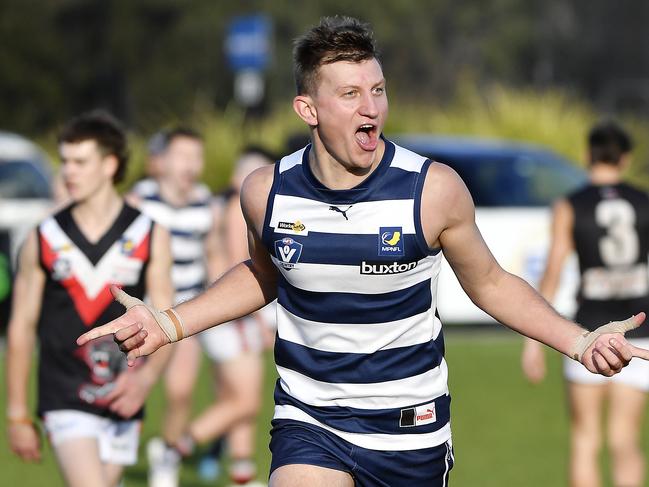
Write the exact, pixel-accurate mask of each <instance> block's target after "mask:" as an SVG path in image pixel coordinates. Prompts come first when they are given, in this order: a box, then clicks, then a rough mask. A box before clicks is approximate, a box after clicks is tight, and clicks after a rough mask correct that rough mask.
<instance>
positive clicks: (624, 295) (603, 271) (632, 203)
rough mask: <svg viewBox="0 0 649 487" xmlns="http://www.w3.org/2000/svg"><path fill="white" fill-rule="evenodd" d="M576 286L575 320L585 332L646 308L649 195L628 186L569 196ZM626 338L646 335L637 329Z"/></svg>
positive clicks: (589, 188)
mask: <svg viewBox="0 0 649 487" xmlns="http://www.w3.org/2000/svg"><path fill="white" fill-rule="evenodd" d="M568 201H569V203H570V204H571V206H572V207H573V210H574V228H573V238H574V242H575V250H576V252H577V257H578V259H579V270H580V272H581V282H580V286H579V295H578V302H579V309H578V311H577V315H576V320H577V322H579V323H580V324H582V325H583V326H585V327H587V328H588V329H590V330H593V329H595V328H596V327H598V326H601V325H604V324H606V323H608V322H609V321H614V320H621V319H626V318H629V317H630V316H631V315H632V314H635V313H638V312H639V311H646V310H648V309H649V274H648V269H647V254H648V253H649V195H647V193H645V192H643V191H640V190H638V189H636V188H634V187H632V186H630V185H628V184H624V183H621V184H615V185H589V186H586V187H585V188H583V189H581V190H578V191H576V192H574V193H572V194H571V195H569V196H568ZM626 336H627V337H628V338H629V337H630V338H634V337H635V338H637V337H647V336H649V327H647V326H641V327H639V328H637V329H635V330H632V331H630V332H628V333H627V334H626Z"/></svg>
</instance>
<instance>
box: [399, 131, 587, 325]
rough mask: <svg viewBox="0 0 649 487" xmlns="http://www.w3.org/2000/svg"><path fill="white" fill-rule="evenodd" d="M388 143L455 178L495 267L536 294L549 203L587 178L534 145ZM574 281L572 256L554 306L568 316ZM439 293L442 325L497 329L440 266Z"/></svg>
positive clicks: (432, 139) (418, 138) (420, 138)
mask: <svg viewBox="0 0 649 487" xmlns="http://www.w3.org/2000/svg"><path fill="white" fill-rule="evenodd" d="M393 139H394V140H395V142H396V143H398V144H399V145H401V146H403V147H406V148H408V149H410V150H413V151H414V152H417V153H418V154H421V155H423V156H426V157H429V158H430V159H433V160H436V161H438V162H443V163H445V164H447V165H449V166H451V167H452V168H453V169H455V170H456V171H457V172H458V174H459V175H460V176H461V177H462V179H463V180H464V182H465V183H466V185H467V187H468V188H469V191H470V192H471V195H472V197H473V200H474V202H475V205H476V222H477V225H478V227H479V228H480V231H481V232H482V235H483V237H484V239H485V242H486V243H487V245H488V246H489V248H490V249H491V251H492V253H493V254H494V256H495V257H496V259H497V260H498V262H499V263H500V265H502V266H503V268H504V269H506V270H507V271H509V272H511V273H513V274H516V275H518V276H520V277H522V278H523V279H525V280H526V281H528V282H529V283H530V284H531V285H533V286H534V287H536V286H537V285H538V281H539V279H540V278H541V273H542V272H543V268H544V266H545V260H546V255H547V251H548V245H549V233H550V218H551V205H552V202H553V201H554V200H555V199H556V198H558V197H560V196H563V195H565V194H566V193H567V192H569V191H570V190H572V189H574V188H577V187H579V186H581V185H583V184H586V182H587V178H588V177H587V174H586V172H585V171H584V170H583V169H580V168H579V167H577V166H576V165H575V164H574V163H572V162H570V161H568V160H566V159H564V158H562V157H561V156H559V155H557V154H555V153H553V152H551V151H549V150H547V149H544V148H541V147H538V146H535V145H531V144H522V143H515V142H511V141H500V140H486V139H475V138H462V137H436V136H430V135H404V136H398V137H393ZM578 277H579V275H578V268H577V260H576V258H575V257H574V256H573V257H571V259H570V261H569V262H568V264H567V265H566V266H565V267H564V273H563V276H562V279H561V287H560V289H559V291H558V293H557V297H556V299H555V301H554V303H553V304H554V306H555V308H556V309H557V310H558V311H559V312H560V313H562V314H564V315H566V316H572V315H573V314H574V312H575V310H576V303H575V291H576V286H577V282H578ZM437 292H438V303H439V314H440V317H441V319H442V322H443V323H456V324H474V323H493V322H494V320H493V318H491V317H490V316H488V315H487V314H486V313H484V312H483V311H482V310H480V309H479V308H478V307H476V306H475V305H474V304H473V303H472V302H471V300H470V299H469V298H468V296H467V295H466V294H465V293H464V291H463V290H462V288H461V286H460V284H459V282H458V280H457V279H456V277H455V274H453V271H452V270H451V268H450V266H449V265H448V263H447V262H446V261H445V260H444V261H443V264H442V269H441V273H440V278H439V283H438V291H437Z"/></svg>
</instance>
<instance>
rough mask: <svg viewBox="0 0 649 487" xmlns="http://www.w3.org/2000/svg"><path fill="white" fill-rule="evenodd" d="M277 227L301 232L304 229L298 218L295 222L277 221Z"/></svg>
mask: <svg viewBox="0 0 649 487" xmlns="http://www.w3.org/2000/svg"><path fill="white" fill-rule="evenodd" d="M277 228H278V229H280V230H290V231H292V232H295V233H300V232H303V231H304V230H305V229H306V227H305V226H304V223H302V222H301V221H300V220H295V222H279V223H278V224H277Z"/></svg>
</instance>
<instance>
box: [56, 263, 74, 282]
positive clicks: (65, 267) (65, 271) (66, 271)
mask: <svg viewBox="0 0 649 487" xmlns="http://www.w3.org/2000/svg"><path fill="white" fill-rule="evenodd" d="M71 275H72V264H71V263H70V261H69V260H68V259H66V258H64V257H59V258H57V259H56V260H55V261H54V263H53V264H52V279H54V280H55V281H65V280H66V279H68V278H69V277H70V276H71Z"/></svg>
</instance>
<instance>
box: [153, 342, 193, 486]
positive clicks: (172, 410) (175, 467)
mask: <svg viewBox="0 0 649 487" xmlns="http://www.w3.org/2000/svg"><path fill="white" fill-rule="evenodd" d="M173 347H174V351H173V355H172V356H171V359H170V360H169V364H168V365H167V368H166V371H165V374H164V378H163V379H164V382H163V384H164V391H165V401H166V402H165V413H164V421H163V424H162V438H152V439H151V440H149V443H148V444H147V459H148V462H149V486H150V487H175V486H177V485H178V478H179V475H180V455H179V454H178V452H177V451H176V450H175V449H174V448H172V447H171V446H170V445H175V444H176V442H177V441H178V439H179V438H180V437H181V436H182V434H183V431H184V430H185V428H186V427H187V423H188V419H189V415H190V413H191V407H192V395H193V392H194V387H195V385H196V380H197V379H198V373H199V371H200V364H201V357H202V354H201V348H200V343H199V341H198V340H197V339H196V338H194V337H190V338H187V339H185V340H182V341H180V342H178V343H175V344H174V345H173Z"/></svg>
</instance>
